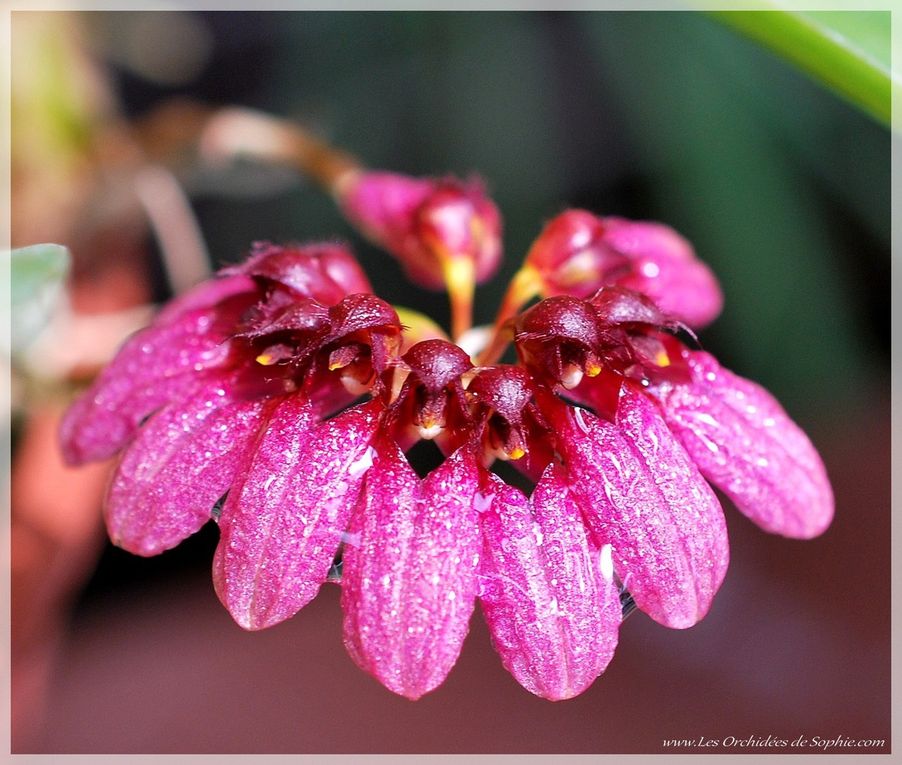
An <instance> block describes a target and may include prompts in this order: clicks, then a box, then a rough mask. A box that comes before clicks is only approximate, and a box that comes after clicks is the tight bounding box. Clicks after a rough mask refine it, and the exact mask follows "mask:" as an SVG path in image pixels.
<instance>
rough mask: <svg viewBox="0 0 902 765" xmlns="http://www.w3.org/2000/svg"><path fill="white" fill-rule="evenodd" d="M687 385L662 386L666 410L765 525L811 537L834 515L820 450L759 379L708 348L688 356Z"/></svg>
mask: <svg viewBox="0 0 902 765" xmlns="http://www.w3.org/2000/svg"><path fill="white" fill-rule="evenodd" d="M688 361H689V368H690V370H691V373H692V383H691V384H690V385H674V386H667V387H662V388H661V389H660V397H661V402H662V407H663V410H664V416H665V417H666V418H667V422H668V424H669V425H670V427H671V429H672V430H673V431H674V432H675V433H676V434H677V435H678V436H679V438H680V439H681V440H682V442H683V445H684V446H685V447H686V450H687V451H688V452H689V454H690V455H691V456H692V459H694V460H695V463H696V464H697V465H698V466H699V468H700V469H701V471H702V473H703V474H704V475H705V476H706V477H707V478H708V479H709V480H710V481H711V482H712V483H713V484H715V485H716V486H718V487H719V488H720V489H721V490H722V491H723V492H724V493H725V494H726V495H727V496H728V497H729V498H730V499H732V500H733V502H735V503H736V506H737V507H738V508H739V510H741V511H742V512H743V513H744V514H745V515H747V516H748V517H749V518H750V519H751V520H753V521H754V522H755V523H757V524H758V525H759V526H761V528H763V529H765V530H767V531H771V532H774V533H776V534H783V535H784V536H787V537H795V538H799V539H808V538H811V537H815V536H817V535H818V534H820V533H821V532H823V531H824V530H825V529H826V528H827V527H828V526H829V525H830V521H831V520H832V519H833V507H834V502H833V490H832V489H831V488H830V481H829V479H828V477H827V472H826V470H825V469H824V463H823V462H822V461H821V458H820V456H819V455H818V453H817V450H816V449H815V448H814V446H812V444H811V441H810V440H809V439H808V436H806V435H805V433H804V432H803V431H802V430H801V428H799V426H798V425H796V424H795V423H794V422H793V421H792V420H791V419H790V418H789V416H788V415H787V414H786V412H785V411H784V409H783V407H782V406H780V404H779V403H778V402H777V400H776V399H774V397H773V396H771V395H770V393H768V392H767V391H766V390H765V389H764V388H762V387H761V386H760V385H756V384H755V383H753V382H750V381H749V380H745V379H743V378H742V377H739V376H738V375H735V374H733V373H732V372H730V371H729V370H727V369H724V368H723V367H721V366H720V364H718V362H717V360H716V359H715V358H714V357H713V356H711V355H710V354H708V353H704V352H701V351H695V352H690V353H689V354H688Z"/></svg>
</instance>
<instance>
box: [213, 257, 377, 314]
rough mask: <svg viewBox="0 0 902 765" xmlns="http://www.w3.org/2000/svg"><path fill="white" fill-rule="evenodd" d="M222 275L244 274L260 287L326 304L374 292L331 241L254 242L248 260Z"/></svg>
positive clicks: (355, 265)
mask: <svg viewBox="0 0 902 765" xmlns="http://www.w3.org/2000/svg"><path fill="white" fill-rule="evenodd" d="M223 273H226V274H247V275H248V276H250V277H252V278H254V279H256V280H257V281H259V282H260V283H261V284H264V285H266V284H267V283H275V284H278V285H280V286H282V287H287V288H288V289H290V290H292V291H293V292H294V293H296V295H300V296H304V297H313V298H316V299H317V300H319V301H320V302H321V303H325V304H326V305H331V304H333V303H337V302H338V301H339V300H341V299H342V298H343V297H344V296H345V295H349V294H353V293H356V292H372V291H373V288H372V286H370V282H369V280H368V279H367V278H366V274H365V273H364V272H363V269H362V268H361V267H360V264H359V263H358V262H357V259H356V258H355V257H354V255H353V254H352V253H351V251H350V250H349V249H348V248H347V247H346V246H344V245H341V244H335V243H331V242H323V243H319V244H311V245H303V246H302V245H294V246H287V247H285V246H282V245H277V244H271V243H270V242H256V243H255V244H254V246H253V249H252V250H251V254H250V257H249V259H248V260H246V261H245V262H244V263H241V264H239V265H237V266H232V267H230V268H226V269H224V270H223Z"/></svg>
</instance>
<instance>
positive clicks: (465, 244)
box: [339, 172, 501, 289]
mask: <svg viewBox="0 0 902 765" xmlns="http://www.w3.org/2000/svg"><path fill="white" fill-rule="evenodd" d="M339 198H340V202H341V206H342V209H343V210H344V212H345V214H346V215H347V216H348V218H349V219H350V220H351V221H352V222H353V223H355V224H356V225H358V226H359V227H360V228H361V230H362V231H363V232H364V233H365V234H366V235H367V236H368V237H369V238H370V239H371V240H373V242H375V243H376V244H378V245H379V246H381V247H383V248H385V249H386V250H387V251H388V252H389V253H391V254H392V255H394V256H395V257H396V258H397V259H398V260H399V261H400V262H401V264H402V265H403V266H404V269H405V270H406V271H407V274H408V276H409V277H410V278H411V280H412V281H414V282H416V283H418V284H421V285H423V286H425V287H429V288H432V289H442V288H443V287H444V285H445V274H446V271H445V269H446V267H447V264H445V263H443V260H465V261H469V262H471V263H472V266H473V269H474V273H475V276H476V281H477V282H483V281H485V280H486V279H488V278H489V277H490V276H492V275H493V274H494V273H495V271H496V270H497V268H498V265H499V264H500V262H501V215H500V214H499V212H498V208H497V207H496V206H495V204H494V203H493V202H492V200H491V199H489V197H488V196H487V195H486V193H485V190H484V188H483V185H482V183H481V182H480V181H478V180H470V181H468V182H462V181H459V180H457V179H455V178H442V179H436V178H409V177H407V176H404V175H397V174H395V173H380V172H361V173H358V174H356V175H354V176H353V177H352V178H350V179H349V180H348V181H347V182H345V183H344V184H343V185H342V187H341V190H340V192H339Z"/></svg>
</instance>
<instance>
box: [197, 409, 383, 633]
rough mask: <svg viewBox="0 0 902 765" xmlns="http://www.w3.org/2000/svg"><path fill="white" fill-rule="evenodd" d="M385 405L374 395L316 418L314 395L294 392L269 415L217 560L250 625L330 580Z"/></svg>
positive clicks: (230, 597) (221, 583) (239, 618)
mask: <svg viewBox="0 0 902 765" xmlns="http://www.w3.org/2000/svg"><path fill="white" fill-rule="evenodd" d="M381 412H382V409H381V405H379V403H378V402H370V403H368V404H364V405H361V406H358V407H355V408H354V409H349V410H348V411H347V412H344V413H342V414H341V415H339V416H338V417H336V418H335V419H333V420H329V421H328V422H325V423H322V424H320V425H317V426H315V427H314V424H313V423H314V415H313V413H312V407H311V405H310V403H309V402H308V401H305V400H303V399H302V398H301V397H300V396H292V397H290V398H288V399H286V400H285V401H284V402H283V403H282V404H281V405H279V406H278V407H277V408H276V409H275V410H274V411H273V413H272V415H271V416H270V417H269V420H268V421H267V422H265V423H264V424H263V427H262V428H261V434H262V435H261V438H260V439H259V441H258V442H257V444H256V447H255V449H256V451H255V454H254V456H253V459H252V460H251V461H250V463H249V467H248V469H247V471H246V472H245V474H244V475H243V476H242V477H240V478H239V479H238V481H237V482H236V484H235V485H234V486H233V488H232V490H231V491H230V492H229V497H228V499H227V500H226V502H225V505H224V506H223V509H222V516H221V518H220V529H221V537H220V540H219V546H218V547H217V549H216V555H215V557H214V560H213V582H214V584H215V586H216V592H217V594H218V595H219V598H220V600H222V602H223V604H224V605H225V606H226V608H228V609H229V612H230V613H231V614H232V616H233V618H234V619H235V621H236V622H238V624H240V625H241V626H242V627H244V628H245V629H249V630H251V629H263V628H264V627H270V626H272V625H274V624H277V623H279V622H281V621H283V620H285V619H288V618H289V617H291V616H293V615H294V614H295V613H297V612H298V610H300V609H301V608H302V607H303V606H305V605H306V604H307V603H308V602H309V601H310V600H311V599H312V598H313V597H314V596H315V595H316V593H317V592H318V591H319V588H320V585H321V584H322V583H323V582H324V581H325V580H326V575H327V574H328V571H329V567H330V565H331V564H332V560H333V558H334V556H335V553H336V551H337V550H338V545H339V542H340V541H341V535H342V532H344V530H345V529H346V528H347V525H348V520H349V516H350V513H351V508H352V507H353V506H354V503H355V502H356V500H357V495H358V492H359V490H360V485H361V483H362V482H363V478H364V474H365V473H366V470H367V468H368V467H369V466H370V465H371V464H372V456H371V455H372V451H371V447H370V441H371V440H372V438H373V434H374V433H375V429H376V425H377V424H378V421H379V415H380V414H381Z"/></svg>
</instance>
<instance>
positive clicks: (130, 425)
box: [60, 306, 229, 465]
mask: <svg viewBox="0 0 902 765" xmlns="http://www.w3.org/2000/svg"><path fill="white" fill-rule="evenodd" d="M224 341H225V334H224V333H223V332H222V331H221V330H220V329H219V328H218V327H216V321H215V319H214V317H213V315H212V314H211V312H210V309H209V307H207V306H201V307H199V308H196V307H193V308H191V309H190V310H186V311H183V312H181V313H177V312H176V313H174V314H173V313H170V314H169V320H168V321H167V322H157V323H155V324H153V325H152V326H150V327H147V328H146V329H143V330H141V331H140V332H138V333H136V334H135V335H132V336H131V337H130V338H129V339H128V340H127V341H126V342H125V344H124V345H123V346H122V348H121V349H120V350H119V353H118V354H117V355H116V357H115V358H114V359H113V360H112V361H111V362H110V363H109V365H108V366H107V367H106V368H105V369H104V370H103V372H101V374H100V375H99V376H98V378H97V379H96V380H95V381H94V382H93V383H92V385H91V386H90V387H89V388H88V390H87V391H86V392H85V393H84V394H83V395H82V396H81V398H79V399H78V400H77V401H75V403H74V404H73V405H72V406H71V407H70V408H69V409H68V410H67V412H66V414H65V416H64V418H63V421H62V425H61V430H60V433H61V438H62V447H63V455H64V457H65V458H66V461H67V462H68V463H69V464H72V465H80V464H82V463H84V462H90V461H93V460H100V459H106V458H107V457H110V456H112V455H113V454H115V453H116V452H117V451H119V449H121V448H122V447H123V446H124V445H125V444H126V443H128V441H129V439H131V438H132V436H133V435H134V434H135V431H136V430H137V428H138V425H140V423H141V421H142V420H143V419H144V418H145V417H147V415H149V414H150V413H151V412H153V411H154V410H155V409H158V408H159V407H161V406H163V405H164V404H166V403H168V402H169V401H172V400H175V399H178V398H180V397H183V396H185V395H188V394H190V392H191V391H192V389H193V387H194V386H195V385H196V379H195V378H196V376H197V374H198V373H199V372H203V371H205V370H209V369H211V368H215V367H217V366H219V365H221V364H223V363H224V362H225V361H226V359H227V358H228V354H229V346H228V343H227V342H224Z"/></svg>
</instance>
